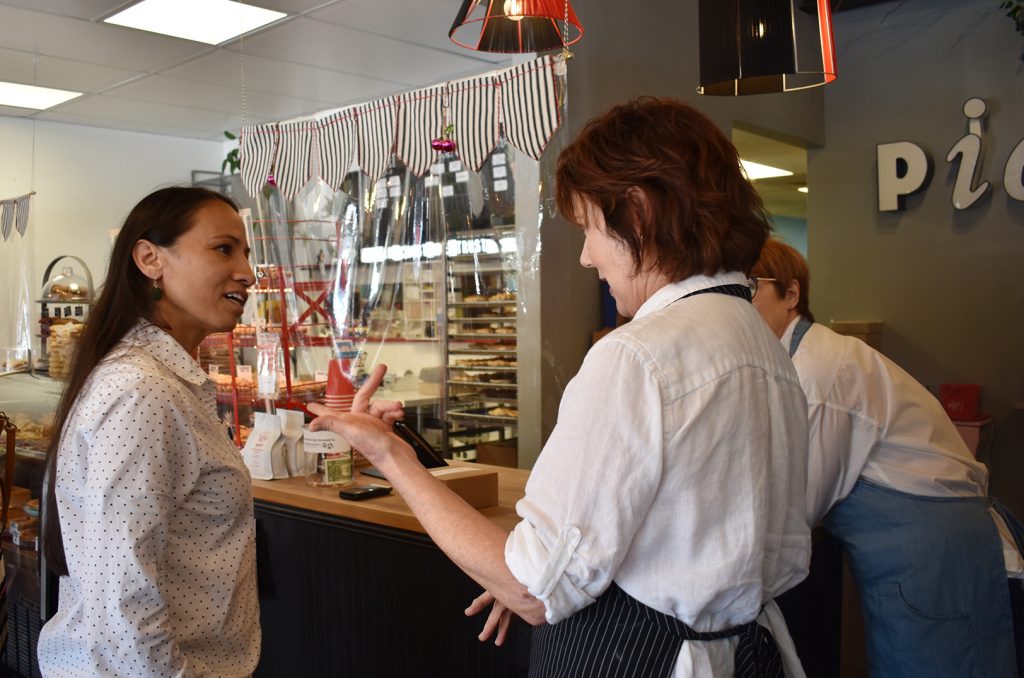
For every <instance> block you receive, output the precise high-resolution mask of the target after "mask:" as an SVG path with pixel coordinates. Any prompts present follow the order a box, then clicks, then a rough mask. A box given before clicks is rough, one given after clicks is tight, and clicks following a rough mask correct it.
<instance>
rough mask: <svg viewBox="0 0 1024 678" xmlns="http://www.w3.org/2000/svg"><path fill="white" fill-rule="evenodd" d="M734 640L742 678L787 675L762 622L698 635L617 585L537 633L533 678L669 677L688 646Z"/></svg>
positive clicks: (737, 671)
mask: <svg viewBox="0 0 1024 678" xmlns="http://www.w3.org/2000/svg"><path fill="white" fill-rule="evenodd" d="M733 637H736V638H737V639H738V642H737V644H736V653H735V655H734V658H733V662H734V671H735V674H736V676H737V678H755V677H756V678H761V677H768V678H776V677H777V678H783V677H784V676H785V675H786V674H785V670H784V669H783V666H782V655H781V654H780V653H779V648H778V645H776V644H775V638H774V637H772V634H771V632H770V631H769V630H768V629H767V628H765V627H764V626H761V625H760V624H758V623H757V621H751V622H749V623H747V624H742V625H740V626H734V627H732V628H729V629H725V630H722V631H710V632H707V633H698V632H697V631H694V630H693V629H692V628H690V627H689V626H687V625H686V624H684V623H683V622H681V621H679V620H678V619H676V618H675V617H672V616H670V615H667V614H665V613H663V612H659V611H657V610H655V609H654V608H651V607H648V606H646V605H644V604H643V603H641V602H640V601H639V600H637V599H636V598H633V597H632V596H630V595H629V594H628V593H626V592H625V591H623V590H622V589H621V588H619V586H618V585H617V584H616V583H614V582H612V585H611V586H609V587H608V590H606V591H605V592H604V593H603V594H601V596H599V597H598V599H597V600H596V601H595V602H594V603H593V604H592V605H588V606H587V607H585V608H583V609H582V610H580V611H579V612H577V613H576V614H574V615H572V616H571V617H569V618H567V619H563V620H562V621H560V622H558V623H557V624H546V625H544V626H538V627H537V628H535V629H534V631H533V640H532V642H531V645H530V678H651V677H653V676H662V677H667V676H671V675H672V672H673V670H674V669H675V665H676V661H677V659H678V657H679V652H680V650H682V648H683V643H685V642H686V641H688V640H689V641H694V640H697V641H709V640H721V639H723V638H733Z"/></svg>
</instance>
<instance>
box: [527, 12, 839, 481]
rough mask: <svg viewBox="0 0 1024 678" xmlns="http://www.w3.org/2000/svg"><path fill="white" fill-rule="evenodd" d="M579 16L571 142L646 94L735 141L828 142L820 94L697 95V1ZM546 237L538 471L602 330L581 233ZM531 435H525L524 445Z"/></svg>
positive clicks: (553, 232) (557, 222)
mask: <svg viewBox="0 0 1024 678" xmlns="http://www.w3.org/2000/svg"><path fill="white" fill-rule="evenodd" d="M573 8H574V9H575V10H576V13H577V14H578V15H579V17H580V21H581V22H582V23H583V26H584V29H585V34H584V36H583V39H582V40H581V41H580V42H579V43H577V44H576V45H575V46H574V47H573V51H574V53H575V58H573V59H572V60H571V61H570V62H569V72H568V110H569V113H568V120H566V121H565V124H563V128H562V130H561V131H560V134H562V135H564V137H563V139H564V140H565V141H566V142H568V141H569V140H571V139H572V138H573V137H574V136H575V135H576V133H577V132H578V131H579V129H580V128H581V127H582V126H583V124H584V123H585V122H586V121H587V120H589V119H590V118H591V117H593V116H595V115H597V114H599V113H601V112H603V111H605V110H606V109H607V108H609V107H610V106H612V105H613V104H616V103H619V102H622V101H625V100H628V99H631V98H633V97H637V96H640V95H655V96H670V97H675V98H679V99H682V100H684V101H688V102H690V103H691V104H693V105H694V106H696V107H697V108H699V109H700V110H702V111H704V112H705V113H707V114H708V115H709V116H710V117H711V118H712V119H713V120H714V121H715V122H716V123H717V124H718V125H719V127H721V128H722V129H723V130H724V131H725V132H726V133H727V134H728V133H730V131H731V129H732V126H733V124H734V123H735V122H740V123H742V124H743V125H744V126H745V127H746V128H752V129H756V130H759V131H765V130H767V131H770V133H771V134H772V135H773V136H776V137H778V138H780V139H784V140H788V141H792V142H796V143H799V144H802V145H805V146H811V145H814V144H818V143H821V142H822V141H823V140H824V122H823V121H824V116H823V94H822V91H821V90H820V89H816V90H811V91H808V92H801V93H796V94H788V95H766V96H760V97H757V99H756V101H755V100H752V99H733V98H709V97H701V96H700V95H698V94H697V92H696V88H697V85H698V69H699V65H698V47H699V46H698V43H697V3H696V2H695V0H688V1H687V2H679V0H631V1H629V2H623V1H622V0H573ZM754 103H756V105H752V104H754ZM549 155H554V154H549ZM545 161H546V162H547V163H548V164H549V166H548V168H546V169H545V170H544V171H545V172H549V171H553V168H554V158H548V157H546V158H545ZM542 231H543V232H542V239H543V248H542V250H541V259H542V263H541V269H540V270H541V281H540V282H541V289H542V298H543V301H542V304H541V314H540V315H541V317H540V324H541V336H542V338H541V340H540V341H541V345H540V346H538V347H535V350H536V351H537V352H538V354H539V356H540V360H541V361H542V363H543V369H542V371H541V375H540V380H541V382H540V389H539V391H537V392H538V393H539V394H540V401H541V403H540V407H541V409H542V412H541V421H542V425H541V435H540V436H539V437H538V438H535V439H534V440H531V442H530V443H527V441H526V440H524V441H522V442H523V443H525V444H521V445H520V465H522V466H529V465H531V464H532V461H533V455H532V451H533V447H534V446H535V445H536V444H540V443H542V442H543V441H544V440H547V436H548V434H549V433H550V432H551V429H552V427H553V426H554V424H555V419H556V415H557V408H558V403H559V401H560V399H561V395H562V391H563V389H564V388H565V384H566V383H567V382H568V381H569V379H571V378H572V376H573V375H574V374H575V373H576V371H577V370H578V369H579V365H580V363H581V362H582V360H583V356H584V355H585V354H586V351H587V349H588V348H589V343H590V335H591V332H593V331H594V330H597V329H599V328H600V326H601V322H600V320H601V318H600V306H599V298H600V294H599V288H598V280H597V276H596V274H595V273H594V272H593V271H591V270H586V269H583V268H581V267H580V266H579V264H578V260H579V253H580V248H581V247H582V243H583V237H582V233H581V232H580V231H579V230H578V229H577V228H575V227H572V226H568V225H567V224H566V222H565V221H564V220H562V219H561V218H560V217H554V218H546V219H545V221H544V225H543V229H542ZM530 322H532V321H530ZM530 326H531V327H532V324H531V325H530ZM521 331H522V328H521ZM520 388H523V386H522V384H521V385H520ZM523 392H524V393H525V392H528V391H525V390H524V391H523ZM530 406H531V405H530V404H521V405H520V407H521V408H523V407H530ZM529 435H530V434H529V432H527V431H523V430H521V431H520V436H521V437H523V436H529ZM534 441H535V442H534Z"/></svg>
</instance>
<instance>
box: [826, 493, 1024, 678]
mask: <svg viewBox="0 0 1024 678" xmlns="http://www.w3.org/2000/svg"><path fill="white" fill-rule="evenodd" d="M990 504H991V501H990V500H988V499H982V498H977V499H975V498H957V497H920V496H915V495H911V494H906V493H903V492H898V491H896V490H892V489H889V488H886V487H882V486H880V485H877V484H875V483H872V482H871V481H868V480H864V479H861V480H860V481H859V482H858V483H857V485H856V486H855V487H854V489H853V492H851V493H850V495H849V496H848V497H847V498H846V499H844V500H843V501H841V502H839V503H838V504H836V505H835V506H834V507H833V508H832V510H831V511H830V512H829V513H828V515H827V516H825V520H824V525H825V527H826V528H827V529H828V530H829V531H830V532H832V534H834V535H835V536H836V537H837V538H839V539H840V540H841V541H842V542H843V545H844V547H845V548H846V552H847V555H848V557H849V561H850V568H851V570H852V571H853V575H854V577H855V578H856V580H857V585H858V587H859V589H860V597H861V606H862V608H863V612H864V627H865V628H864V631H865V634H866V637H867V646H868V647H867V650H868V666H869V669H870V673H871V675H872V676H873V677H885V678H889V677H894V678H896V677H898V678H903V677H911V676H914V677H916V676H920V677H921V678H939V677H941V676H949V677H950V678H1003V677H1006V678H1012V677H1013V676H1016V675H1017V668H1016V655H1015V649H1014V635H1013V617H1012V613H1011V608H1010V593H1009V589H1008V587H1007V581H1006V566H1005V563H1004V560H1003V551H1002V544H1001V541H1000V538H999V533H998V531H997V530H996V527H995V525H994V524H993V522H992V518H991V516H990V515H989V513H988V507H989V505H990ZM1014 527H1016V525H1014Z"/></svg>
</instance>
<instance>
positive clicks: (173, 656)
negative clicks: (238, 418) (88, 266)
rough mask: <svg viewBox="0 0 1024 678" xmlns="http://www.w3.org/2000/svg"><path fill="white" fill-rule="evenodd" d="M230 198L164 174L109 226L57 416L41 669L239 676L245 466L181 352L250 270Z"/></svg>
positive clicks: (254, 618) (221, 324)
mask: <svg viewBox="0 0 1024 678" xmlns="http://www.w3.org/2000/svg"><path fill="white" fill-rule="evenodd" d="M248 253H249V246H248V243H247V241H246V234H245V228H244V225H243V223H242V219H241V217H240V216H239V214H238V210H237V207H236V206H235V204H234V203H233V202H232V201H231V200H230V199H229V198H226V197H224V196H222V195H220V194H218V193H215V192H212V191H208V190H205V189H201V188H193V187H170V188H164V189H161V190H158V191H156V192H154V193H152V194H150V195H148V196H146V197H145V198H143V199H142V201H141V202H139V203H138V205H136V206H135V208H134V209H132V211H131V213H130V214H129V215H128V217H127V219H126V220H125V222H124V226H123V227H122V228H121V231H120V233H119V234H118V236H117V240H116V242H115V243H114V248H113V252H112V253H111V256H110V264H109V269H108V272H107V276H106V280H105V283H104V285H103V290H102V292H101V293H100V295H99V298H98V300H97V302H96V304H95V305H94V306H93V309H92V311H91V313H90V317H89V323H88V325H87V326H86V328H85V330H84V332H83V334H82V336H81V339H80V341H79V345H78V350H77V355H76V358H75V361H74V364H73V367H72V370H71V374H70V376H69V380H68V383H67V387H66V390H65V392H64V396H63V398H62V400H61V402H60V405H59V406H58V409H57V414H56V420H55V422H54V431H55V435H54V438H53V441H52V442H51V445H50V449H49V451H48V459H47V464H48V473H49V477H50V479H51V482H50V483H49V488H50V489H49V492H48V494H47V496H46V497H45V498H44V501H45V502H46V506H45V511H46V513H45V515H46V516H47V520H46V525H45V526H44V549H45V555H46V558H47V564H48V565H49V567H50V568H51V569H52V570H53V571H54V572H55V573H56V574H58V575H60V595H59V604H58V610H57V613H56V615H55V616H54V617H53V618H52V619H51V620H50V621H49V622H48V623H47V624H46V626H45V627H44V628H43V630H42V632H41V633H40V636H39V665H40V669H41V670H42V672H43V674H44V675H46V676H90V675H103V676H115V675H116V676H191V675H218V676H246V675H250V674H251V673H252V672H253V670H254V669H255V667H256V663H257V660H258V658H259V649H260V630H259V607H258V602H257V597H256V562H255V523H254V519H253V504H252V489H251V485H250V480H249V473H248V471H247V470H246V468H245V465H244V464H243V463H242V460H241V456H240V455H239V454H238V451H237V450H236V449H235V447H234V446H233V445H232V444H231V442H230V441H229V440H228V437H227V431H226V429H225V427H224V425H223V424H222V423H221V421H220V420H219V419H218V417H217V413H216V403H215V391H214V387H213V384H212V382H210V381H209V380H208V378H207V375H206V374H204V373H203V371H202V370H201V369H200V367H199V365H198V363H197V362H196V361H195V360H194V359H193V357H192V356H193V354H194V353H195V351H196V349H197V347H198V345H199V343H200V342H201V341H202V340H203V339H204V338H205V337H206V336H208V335H209V334H211V333H214V332H225V331H230V330H231V329H232V328H233V327H234V325H235V323H236V322H237V321H238V319H239V317H240V316H241V314H242V309H243V307H244V305H245V302H246V297H247V293H246V290H247V288H248V287H250V286H251V285H252V284H253V282H254V276H253V271H252V268H251V266H250V264H249V260H248Z"/></svg>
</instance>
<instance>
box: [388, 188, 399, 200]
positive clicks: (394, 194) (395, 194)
mask: <svg viewBox="0 0 1024 678" xmlns="http://www.w3.org/2000/svg"><path fill="white" fill-rule="evenodd" d="M388 195H389V196H390V197H392V198H397V197H399V196H400V195H402V187H401V186H392V187H391V188H389V189H388Z"/></svg>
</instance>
